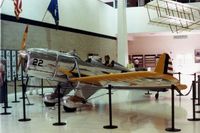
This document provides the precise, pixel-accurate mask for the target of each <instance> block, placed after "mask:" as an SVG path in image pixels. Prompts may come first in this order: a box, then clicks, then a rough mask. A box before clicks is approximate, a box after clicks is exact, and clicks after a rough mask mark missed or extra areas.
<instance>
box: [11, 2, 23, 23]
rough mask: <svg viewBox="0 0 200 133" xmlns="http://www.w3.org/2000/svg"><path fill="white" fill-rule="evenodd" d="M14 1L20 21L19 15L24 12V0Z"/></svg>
mask: <svg viewBox="0 0 200 133" xmlns="http://www.w3.org/2000/svg"><path fill="white" fill-rule="evenodd" d="M13 1H14V8H15V10H14V12H15V16H16V17H17V19H19V14H20V13H21V12H22V0H13Z"/></svg>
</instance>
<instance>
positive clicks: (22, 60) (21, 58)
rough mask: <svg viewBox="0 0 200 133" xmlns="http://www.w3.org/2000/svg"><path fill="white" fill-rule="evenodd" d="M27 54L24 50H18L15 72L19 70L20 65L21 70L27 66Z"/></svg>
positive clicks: (24, 69)
mask: <svg viewBox="0 0 200 133" xmlns="http://www.w3.org/2000/svg"><path fill="white" fill-rule="evenodd" d="M28 57H29V54H28V52H27V51H25V50H20V51H19V52H18V63H17V72H18V71H19V67H20V66H21V67H22V70H23V71H26V70H27V68H28V62H29V58H28Z"/></svg>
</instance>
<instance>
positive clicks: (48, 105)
mask: <svg viewBox="0 0 200 133" xmlns="http://www.w3.org/2000/svg"><path fill="white" fill-rule="evenodd" d="M44 104H45V106H46V107H53V106H55V104H56V103H49V102H44Z"/></svg>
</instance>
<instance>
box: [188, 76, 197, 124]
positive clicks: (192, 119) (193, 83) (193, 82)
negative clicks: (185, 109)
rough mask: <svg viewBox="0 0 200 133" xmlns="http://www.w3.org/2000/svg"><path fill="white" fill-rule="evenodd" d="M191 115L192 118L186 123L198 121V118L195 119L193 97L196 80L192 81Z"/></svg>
mask: <svg viewBox="0 0 200 133" xmlns="http://www.w3.org/2000/svg"><path fill="white" fill-rule="evenodd" d="M192 89H193V90H192V97H193V98H192V115H193V118H190V119H188V121H200V119H199V118H196V114H195V98H194V97H195V96H196V80H195V81H192Z"/></svg>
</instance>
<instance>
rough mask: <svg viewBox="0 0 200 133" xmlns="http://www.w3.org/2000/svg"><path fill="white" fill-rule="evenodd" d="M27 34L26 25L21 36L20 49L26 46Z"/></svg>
mask: <svg viewBox="0 0 200 133" xmlns="http://www.w3.org/2000/svg"><path fill="white" fill-rule="evenodd" d="M27 35H28V25H26V28H25V31H24V34H23V38H22V43H21V50H25V48H26V40H27Z"/></svg>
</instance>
